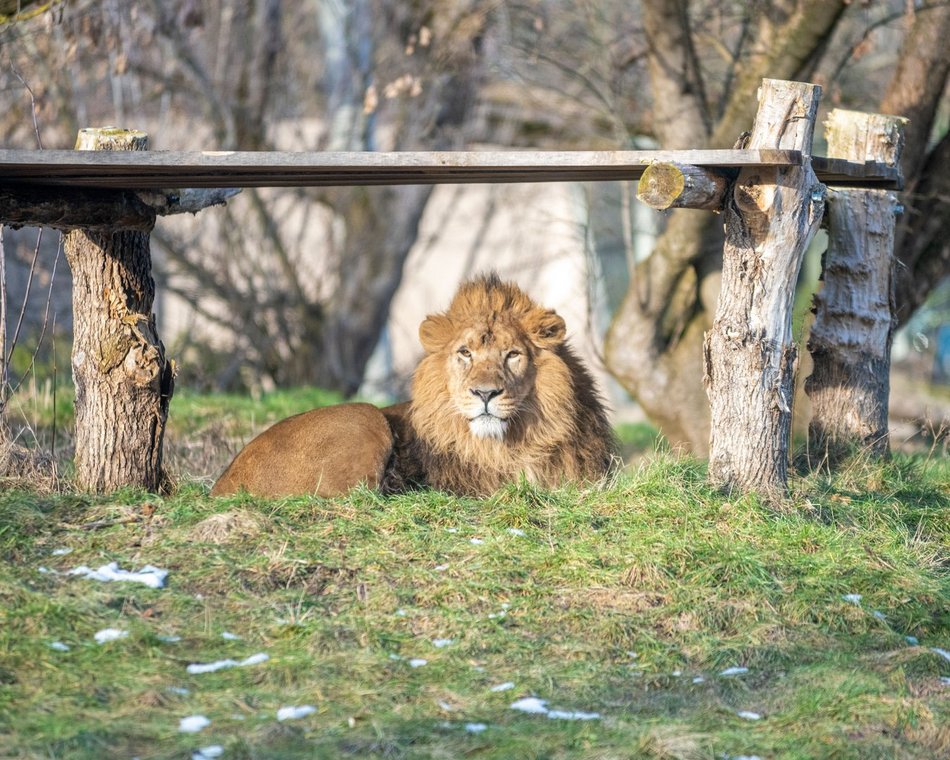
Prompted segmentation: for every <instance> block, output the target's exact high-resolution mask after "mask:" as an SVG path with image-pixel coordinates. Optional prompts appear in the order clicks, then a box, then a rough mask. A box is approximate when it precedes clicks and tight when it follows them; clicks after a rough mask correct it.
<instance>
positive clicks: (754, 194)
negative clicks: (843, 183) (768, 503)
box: [704, 79, 824, 497]
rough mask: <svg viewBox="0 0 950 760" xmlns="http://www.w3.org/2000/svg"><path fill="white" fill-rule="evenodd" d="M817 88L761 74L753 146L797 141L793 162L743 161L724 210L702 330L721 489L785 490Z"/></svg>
mask: <svg viewBox="0 0 950 760" xmlns="http://www.w3.org/2000/svg"><path fill="white" fill-rule="evenodd" d="M820 93H821V88H820V87H818V86H817V85H808V84H802V83H798V82H782V81H778V80H772V79H766V80H764V81H763V83H762V87H761V89H760V91H759V111H758V114H757V115H756V119H755V125H754V127H753V129H752V136H751V139H750V147H752V148H786V149H794V150H800V151H802V153H803V154H805V156H806V159H805V163H804V165H803V166H801V167H795V168H791V169H768V170H762V169H754V168H753V169H743V170H742V171H741V172H740V173H739V177H738V179H737V181H736V185H735V188H734V190H733V197H732V199H731V201H732V202H731V203H730V204H729V205H728V206H727V208H726V211H725V214H724V216H725V229H726V245H725V249H724V252H723V267H722V287H721V290H720V293H719V303H718V306H717V308H716V316H715V320H714V322H713V327H712V329H711V330H710V331H709V332H708V333H707V335H706V343H705V349H704V351H705V364H706V372H705V375H704V382H705V385H706V390H707V393H708V395H709V401H710V407H711V413H712V414H711V421H712V434H711V437H710V459H709V479H710V481H711V482H712V483H713V484H714V485H716V486H718V487H720V488H723V489H725V490H732V489H738V490H741V491H757V492H760V493H763V494H765V495H767V496H770V497H772V496H778V495H782V494H784V492H785V488H786V482H787V477H788V451H789V444H790V439H791V422H792V397H793V385H794V366H795V358H796V349H795V342H794V340H793V339H792V301H793V298H794V294H795V282H796V280H797V279H798V272H799V269H800V268H801V263H802V259H803V257H804V255H805V249H806V248H807V247H808V244H809V242H811V239H812V237H813V236H814V234H815V232H816V231H817V229H818V225H819V223H820V222H821V216H822V211H823V205H824V204H823V197H824V193H823V186H822V185H821V184H820V183H819V182H818V178H817V177H816V176H815V174H814V172H813V171H812V168H811V162H810V160H809V157H810V154H811V142H812V134H813V132H814V126H815V117H816V114H817V111H818V100H819V97H820Z"/></svg>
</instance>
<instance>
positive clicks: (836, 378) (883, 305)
mask: <svg viewBox="0 0 950 760" xmlns="http://www.w3.org/2000/svg"><path fill="white" fill-rule="evenodd" d="M906 121H907V120H906V119H903V118H901V117H899V116H884V115H880V114H867V113H860V112H857V111H846V110H843V109H835V110H833V111H832V112H831V113H830V114H829V116H828V120H827V121H826V122H825V137H826V139H827V142H828V152H829V153H831V154H832V155H834V156H839V157H841V158H844V159H846V160H850V161H865V160H871V161H876V162H881V163H888V164H890V165H892V166H894V167H895V168H898V169H899V167H900V155H901V149H902V147H903V144H904V126H905V124H906ZM897 211H898V201H897V195H896V194H895V193H893V192H891V191H889V190H875V189H858V188H834V189H830V190H829V192H828V215H827V226H828V250H827V251H826V252H825V255H824V257H823V260H822V277H821V279H822V283H823V287H822V288H821V290H820V291H819V292H818V293H816V294H815V297H814V309H813V310H814V313H815V321H814V323H813V324H812V327H811V334H810V336H809V340H808V350H809V351H810V352H811V355H812V359H813V364H814V368H813V370H812V374H811V375H810V376H809V377H808V379H807V380H806V381H805V392H806V393H807V394H808V397H809V399H810V400H811V405H812V419H811V422H810V424H809V427H808V455H809V459H810V460H811V461H812V462H813V463H815V464H818V465H827V466H830V467H834V466H835V464H837V463H838V462H839V461H840V460H842V459H843V458H845V457H847V456H849V455H851V454H854V453H857V452H863V453H865V454H867V455H869V456H871V457H878V458H880V457H886V456H887V455H888V453H889V437H888V416H887V412H888V399H889V396H890V365H891V342H892V340H893V337H894V327H895V324H896V320H895V317H894V313H895V309H894V277H895V271H894V267H895V263H896V262H895V258H894V232H895V228H896V215H897Z"/></svg>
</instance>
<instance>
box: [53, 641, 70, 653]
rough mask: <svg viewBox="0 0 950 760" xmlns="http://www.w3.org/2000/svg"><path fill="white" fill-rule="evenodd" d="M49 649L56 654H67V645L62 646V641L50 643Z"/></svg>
mask: <svg viewBox="0 0 950 760" xmlns="http://www.w3.org/2000/svg"><path fill="white" fill-rule="evenodd" d="M49 648H50V649H54V650H56V651H57V652H68V651H69V644H64V643H63V642H62V641H51V642H50V643H49Z"/></svg>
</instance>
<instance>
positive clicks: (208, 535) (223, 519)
mask: <svg viewBox="0 0 950 760" xmlns="http://www.w3.org/2000/svg"><path fill="white" fill-rule="evenodd" d="M261 530H262V526H261V518H260V517H259V516H258V515H255V514H253V513H252V512H249V511H247V510H246V509H232V510H231V511H229V512H220V513H218V514H216V515H211V517H207V518H205V519H204V520H202V521H201V522H200V523H198V524H197V525H195V527H194V528H192V529H191V531H190V532H189V534H188V537H189V538H190V539H191V540H192V541H200V542H203V543H208V544H230V543H234V542H238V541H246V540H248V539H251V538H255V537H257V536H258V535H259V534H260V532H261Z"/></svg>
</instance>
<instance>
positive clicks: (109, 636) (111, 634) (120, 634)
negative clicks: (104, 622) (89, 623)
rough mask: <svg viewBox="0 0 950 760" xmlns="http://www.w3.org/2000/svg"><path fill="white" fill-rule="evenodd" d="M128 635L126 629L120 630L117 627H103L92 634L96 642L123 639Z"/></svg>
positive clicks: (103, 642) (101, 642)
mask: <svg viewBox="0 0 950 760" xmlns="http://www.w3.org/2000/svg"><path fill="white" fill-rule="evenodd" d="M128 635H129V632H128V631H120V630H119V629H118V628H103V629H102V630H101V631H96V634H95V636H93V638H94V639H95V640H96V643H97V644H105V643H107V642H109V641H116V640H117V639H124V638H125V637H126V636H128Z"/></svg>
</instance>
